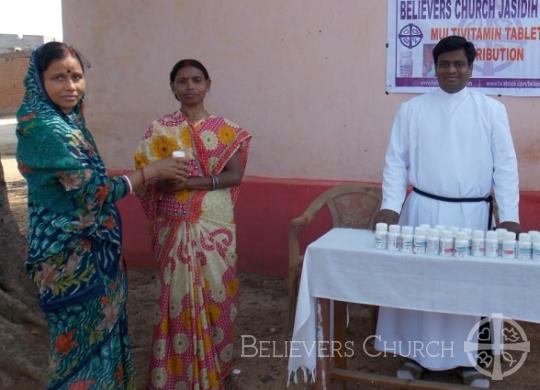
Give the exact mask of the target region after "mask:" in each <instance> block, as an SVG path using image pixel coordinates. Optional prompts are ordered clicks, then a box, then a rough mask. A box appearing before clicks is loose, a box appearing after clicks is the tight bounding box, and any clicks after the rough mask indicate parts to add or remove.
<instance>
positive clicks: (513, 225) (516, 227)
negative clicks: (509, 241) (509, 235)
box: [497, 221, 521, 236]
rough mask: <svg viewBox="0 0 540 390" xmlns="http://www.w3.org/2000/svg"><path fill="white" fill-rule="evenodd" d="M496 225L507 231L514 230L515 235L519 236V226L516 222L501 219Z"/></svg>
mask: <svg viewBox="0 0 540 390" xmlns="http://www.w3.org/2000/svg"><path fill="white" fill-rule="evenodd" d="M497 227H498V228H504V229H506V230H508V231H509V232H514V233H516V235H517V236H519V233H521V226H520V225H519V223H517V222H511V221H503V222H501V223H500V224H499V226H497Z"/></svg>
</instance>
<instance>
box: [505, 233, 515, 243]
mask: <svg viewBox="0 0 540 390" xmlns="http://www.w3.org/2000/svg"><path fill="white" fill-rule="evenodd" d="M515 239H516V233H514V232H506V233H504V241H513V240H515Z"/></svg>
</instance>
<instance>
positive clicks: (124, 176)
mask: <svg viewBox="0 0 540 390" xmlns="http://www.w3.org/2000/svg"><path fill="white" fill-rule="evenodd" d="M122 179H124V181H125V182H126V184H127V186H128V188H129V193H130V194H133V185H132V184H131V180H129V177H127V176H126V175H122Z"/></svg>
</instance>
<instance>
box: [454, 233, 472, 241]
mask: <svg viewBox="0 0 540 390" xmlns="http://www.w3.org/2000/svg"><path fill="white" fill-rule="evenodd" d="M468 239H469V236H468V235H467V233H465V232H457V233H456V240H463V241H467V240H468Z"/></svg>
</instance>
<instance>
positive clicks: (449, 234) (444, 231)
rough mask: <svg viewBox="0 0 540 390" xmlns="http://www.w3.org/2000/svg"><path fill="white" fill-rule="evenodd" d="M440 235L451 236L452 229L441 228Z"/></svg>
mask: <svg viewBox="0 0 540 390" xmlns="http://www.w3.org/2000/svg"><path fill="white" fill-rule="evenodd" d="M441 237H443V238H452V231H451V230H448V229H446V230H443V231H442V232H441Z"/></svg>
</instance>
